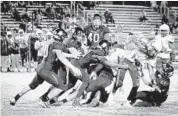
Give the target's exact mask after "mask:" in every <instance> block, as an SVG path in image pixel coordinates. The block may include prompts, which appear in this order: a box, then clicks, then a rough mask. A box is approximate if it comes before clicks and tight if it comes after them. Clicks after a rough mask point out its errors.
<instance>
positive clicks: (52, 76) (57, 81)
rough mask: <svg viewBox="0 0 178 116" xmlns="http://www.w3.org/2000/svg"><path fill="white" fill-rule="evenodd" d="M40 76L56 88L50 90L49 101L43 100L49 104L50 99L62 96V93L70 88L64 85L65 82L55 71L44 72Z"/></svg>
mask: <svg viewBox="0 0 178 116" xmlns="http://www.w3.org/2000/svg"><path fill="white" fill-rule="evenodd" d="M40 75H41V77H42V78H43V79H44V80H45V81H47V82H48V83H50V84H52V85H53V86H54V87H56V88H53V89H52V90H50V92H49V93H48V95H47V96H46V98H47V99H45V100H43V101H44V102H47V101H48V100H49V99H52V98H54V97H55V96H57V95H58V94H60V93H61V91H66V90H67V89H68V87H67V86H65V85H64V81H63V80H62V79H61V77H60V76H58V75H57V74H56V73H54V72H53V71H48V70H43V71H41V72H40Z"/></svg>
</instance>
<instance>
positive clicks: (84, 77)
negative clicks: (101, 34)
mask: <svg viewBox="0 0 178 116" xmlns="http://www.w3.org/2000/svg"><path fill="white" fill-rule="evenodd" d="M70 62H71V64H72V65H74V66H75V67H77V68H79V69H80V71H81V73H82V76H80V77H76V78H78V79H80V80H81V81H82V82H87V81H89V80H90V79H89V74H88V73H87V71H86V69H85V68H81V66H80V62H79V60H71V61H70Z"/></svg>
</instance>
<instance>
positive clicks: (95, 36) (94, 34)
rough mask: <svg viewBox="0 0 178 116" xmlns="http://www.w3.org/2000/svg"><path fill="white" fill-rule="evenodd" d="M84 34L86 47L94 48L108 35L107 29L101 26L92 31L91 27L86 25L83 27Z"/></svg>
mask: <svg viewBox="0 0 178 116" xmlns="http://www.w3.org/2000/svg"><path fill="white" fill-rule="evenodd" d="M84 32H85V34H86V36H87V45H88V46H92V47H96V46H97V45H98V44H99V42H100V41H101V40H103V39H104V35H105V34H106V33H109V29H108V28H107V27H105V26H103V25H101V26H100V27H99V28H98V29H94V27H93V26H92V25H88V26H87V27H85V29H84Z"/></svg>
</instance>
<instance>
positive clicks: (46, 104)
mask: <svg viewBox="0 0 178 116" xmlns="http://www.w3.org/2000/svg"><path fill="white" fill-rule="evenodd" d="M38 105H39V106H41V107H42V108H50V103H49V102H48V101H47V102H44V101H42V100H41V99H39V101H38Z"/></svg>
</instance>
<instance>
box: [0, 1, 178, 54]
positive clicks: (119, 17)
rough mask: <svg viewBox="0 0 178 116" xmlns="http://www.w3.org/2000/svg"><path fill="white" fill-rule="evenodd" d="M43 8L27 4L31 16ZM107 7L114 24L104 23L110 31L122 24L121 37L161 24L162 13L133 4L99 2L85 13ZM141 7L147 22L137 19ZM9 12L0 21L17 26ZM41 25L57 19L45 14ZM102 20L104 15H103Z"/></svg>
mask: <svg viewBox="0 0 178 116" xmlns="http://www.w3.org/2000/svg"><path fill="white" fill-rule="evenodd" d="M60 5H64V6H65V5H68V4H60ZM39 8H40V9H41V10H43V11H44V10H45V8H44V6H36V5H32V6H27V12H28V14H29V16H30V17H32V11H33V10H35V9H36V10H37V9H39ZM25 9H26V8H17V10H18V11H19V12H20V13H22V12H23V11H24V10H25ZM106 9H108V10H109V11H110V12H111V13H112V15H113V17H114V20H115V24H116V25H113V24H105V25H106V26H108V27H109V28H110V31H111V33H115V30H116V27H117V25H118V24H119V25H121V26H122V28H123V29H122V33H123V34H122V35H123V36H122V38H123V39H124V38H126V36H127V35H128V33H129V32H139V33H149V31H150V30H151V28H153V29H154V30H155V31H156V30H157V29H158V26H159V25H161V19H162V15H161V14H159V13H157V12H155V11H154V10H153V9H151V8H149V7H146V6H133V5H104V4H100V5H99V6H98V7H96V8H95V9H91V10H85V12H86V15H87V16H88V18H92V16H93V14H95V13H99V14H101V15H102V16H103V14H104V12H105V10H106ZM142 9H145V12H146V14H147V18H148V22H147V23H146V24H142V23H141V22H140V21H139V18H140V13H141V11H142ZM171 12H172V13H175V12H177V14H178V8H177V7H172V8H171ZM11 15H12V14H11V13H7V14H6V15H4V14H3V13H1V17H2V22H3V23H4V24H6V25H8V26H9V27H10V28H18V26H19V23H20V22H18V21H14V20H13V19H12V18H11ZM42 18H43V20H42V24H41V26H42V27H46V26H47V25H50V27H56V26H57V24H58V22H59V20H51V19H48V18H47V17H46V16H42ZM103 20H104V16H103ZM173 36H174V37H175V38H176V41H175V46H176V51H177V53H178V47H177V46H178V35H173Z"/></svg>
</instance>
